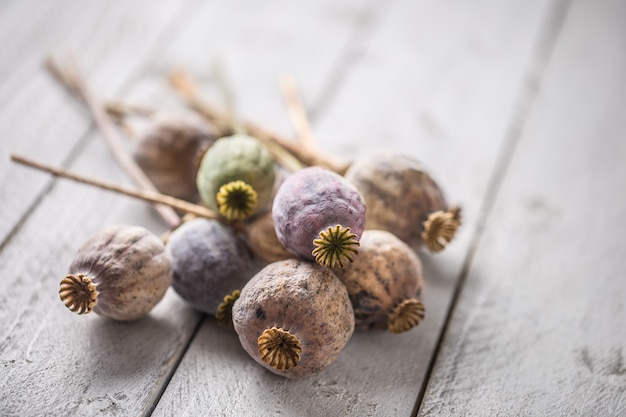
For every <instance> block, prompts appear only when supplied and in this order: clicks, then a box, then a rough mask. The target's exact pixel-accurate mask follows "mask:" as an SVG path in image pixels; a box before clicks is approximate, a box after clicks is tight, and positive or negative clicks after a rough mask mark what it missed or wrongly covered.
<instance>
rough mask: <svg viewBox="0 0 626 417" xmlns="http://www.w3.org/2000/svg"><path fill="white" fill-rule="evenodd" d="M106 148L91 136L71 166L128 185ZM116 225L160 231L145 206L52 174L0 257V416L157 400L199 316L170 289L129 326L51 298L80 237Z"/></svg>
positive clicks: (133, 411) (137, 408)
mask: <svg viewBox="0 0 626 417" xmlns="http://www.w3.org/2000/svg"><path fill="white" fill-rule="evenodd" d="M106 152H108V151H107V149H106V146H105V145H104V143H103V141H102V140H101V139H100V138H97V137H95V136H91V137H90V138H89V143H88V144H87V147H86V148H85V149H84V150H83V152H81V159H80V160H79V162H78V163H77V164H76V165H75V166H73V167H72V169H73V170H75V171H77V172H83V173H90V174H91V175H92V176H96V177H99V178H108V179H109V180H110V181H114V182H117V183H127V181H125V178H124V174H123V173H121V172H120V170H119V169H118V167H117V166H116V165H115V164H114V163H112V161H111V160H110V159H109V158H101V157H100V155H102V154H106ZM16 170H26V168H23V167H19V166H18V167H16ZM38 175H41V176H44V177H46V175H45V174H42V173H38ZM120 223H124V224H136V225H142V226H144V227H147V228H149V229H150V230H152V231H154V232H155V233H157V234H160V233H161V232H163V231H164V226H163V225H162V223H161V222H160V221H159V219H157V218H156V217H155V215H154V214H153V213H152V211H151V210H150V209H149V208H148V207H147V206H146V205H145V204H144V203H142V202H136V201H131V200H130V199H128V198H127V197H123V196H118V195H114V194H112V193H108V192H104V191H102V190H99V189H95V188H91V187H87V186H84V185H78V184H75V183H71V182H68V181H64V180H58V181H57V182H56V183H55V185H54V186H53V188H52V189H51V190H50V192H49V194H48V195H47V197H46V198H45V199H44V200H43V201H42V203H41V204H39V205H38V206H37V208H36V209H35V210H34V211H33V213H32V214H31V215H30V216H29V217H28V219H27V221H26V222H25V223H24V224H23V225H22V227H21V228H20V230H19V232H18V233H17V234H16V235H15V236H13V238H12V239H11V240H10V242H9V243H8V244H7V245H6V246H5V248H4V249H3V251H2V253H0V271H1V275H2V280H0V306H1V308H0V369H1V371H0V415H3V416H37V415H111V416H128V415H143V414H144V413H146V412H147V411H148V410H149V409H150V408H151V406H152V405H153V404H154V402H155V401H156V399H157V398H158V396H159V394H160V392H161V390H162V387H163V386H164V384H165V383H166V381H167V379H168V378H169V375H170V372H171V371H172V370H173V368H174V367H175V365H176V363H177V361H178V360H179V358H180V356H181V355H182V353H183V351H184V348H185V345H186V343H187V342H188V340H189V339H190V337H191V335H192V334H193V332H194V329H195V327H196V324H197V323H198V321H199V318H200V315H199V314H198V313H197V312H195V311H193V310H192V309H190V308H189V307H188V306H187V305H186V304H185V303H184V302H182V300H180V299H179V298H178V297H177V296H176V295H175V294H174V293H172V292H171V290H169V291H168V293H167V294H166V297H165V298H164V299H163V300H162V301H161V303H159V305H158V306H157V307H156V308H155V309H154V310H153V311H152V313H151V314H150V315H149V316H148V317H146V318H144V319H141V320H138V321H135V322H130V323H117V322H114V321H111V320H107V319H104V318H101V317H98V316H96V315H93V314H92V315H88V316H78V315H76V314H74V313H72V312H70V311H69V310H67V308H66V307H65V306H64V305H63V303H62V302H61V301H60V300H59V298H58V288H59V281H60V279H61V278H63V276H65V274H66V273H67V268H68V266H69V264H70V261H71V258H72V257H73V255H74V253H75V251H76V250H77V248H78V246H79V245H80V244H81V242H83V241H84V240H85V239H86V237H87V236H89V235H90V234H92V233H94V232H96V231H98V230H101V229H102V228H104V227H105V226H109V225H113V224H120Z"/></svg>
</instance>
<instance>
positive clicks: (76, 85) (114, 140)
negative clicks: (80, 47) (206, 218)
mask: <svg viewBox="0 0 626 417" xmlns="http://www.w3.org/2000/svg"><path fill="white" fill-rule="evenodd" d="M46 66H47V68H48V69H49V70H50V71H51V72H52V73H53V74H54V75H55V76H57V78H58V79H59V80H60V81H61V82H62V83H63V84H64V85H66V86H67V87H68V89H69V90H70V91H71V92H72V93H74V94H75V95H76V96H78V97H80V98H81V99H82V101H83V102H84V103H85V105H86V106H87V108H88V109H89V112H90V113H91V116H92V118H93V120H94V122H95V123H96V126H97V127H98V129H99V130H100V132H101V134H102V136H103V138H104V139H105V141H106V143H107V145H108V146H109V149H110V150H111V152H112V153H113V155H114V157H115V159H116V160H117V162H118V163H119V165H120V166H121V167H122V169H123V170H124V171H125V172H126V173H127V174H129V175H130V176H131V178H132V179H133V180H134V181H135V182H136V183H137V184H138V185H139V186H140V187H142V188H143V189H145V190H148V191H152V192H157V188H156V187H155V186H154V184H152V181H150V179H149V178H148V177H147V176H146V174H145V173H144V172H143V171H142V170H141V168H139V166H138V165H137V164H136V163H135V161H134V160H133V158H132V157H131V156H130V155H129V154H128V152H126V150H125V149H124V145H123V144H122V141H121V139H120V137H119V135H118V133H117V130H116V129H115V126H114V123H113V121H112V120H111V118H110V117H109V114H108V113H107V111H106V110H105V106H104V104H103V103H102V102H101V101H100V100H99V98H98V97H96V95H95V94H94V93H93V92H92V91H91V89H90V88H89V86H88V85H87V83H86V81H85V79H84V77H83V75H82V73H81V71H80V69H79V68H78V64H77V63H76V61H75V59H74V58H73V57H70V58H69V59H68V62H67V66H66V68H62V67H61V66H59V64H58V63H56V62H55V61H54V60H53V59H52V57H50V58H49V59H48V60H47V61H46ZM155 209H156V210H157V211H158V213H159V215H160V216H161V217H162V218H163V220H164V221H165V223H166V224H167V225H168V226H169V227H171V228H174V227H176V226H178V225H179V224H180V217H179V216H178V215H177V214H176V212H175V211H174V210H172V208H171V207H167V206H159V205H157V206H155Z"/></svg>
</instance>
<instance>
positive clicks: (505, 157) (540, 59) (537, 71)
mask: <svg viewBox="0 0 626 417" xmlns="http://www.w3.org/2000/svg"><path fill="white" fill-rule="evenodd" d="M571 3H572V1H571V0H554V2H553V4H552V5H551V7H550V9H549V11H548V12H547V16H546V19H545V20H546V22H545V24H544V25H543V29H541V30H540V31H539V32H540V33H539V34H538V40H537V42H536V46H535V48H534V49H535V51H534V53H533V54H532V57H531V62H530V65H529V67H528V70H527V71H526V72H527V75H526V76H525V77H524V80H523V82H522V85H521V88H520V91H519V93H518V98H517V99H516V100H515V102H516V104H517V106H515V107H516V108H517V110H516V111H514V112H513V116H512V118H511V121H510V123H509V128H508V129H507V132H506V133H505V138H504V141H503V147H502V148H503V149H502V150H501V151H500V157H499V158H498V160H497V161H496V164H495V167H494V170H493V174H492V175H491V181H490V184H489V185H488V187H487V192H486V194H485V200H484V203H483V208H482V209H481V210H480V215H479V218H478V221H477V225H476V231H475V233H474V236H473V237H472V239H471V243H470V245H469V248H468V251H467V255H466V257H465V259H464V261H463V267H462V269H461V273H460V275H459V279H458V281H457V284H456V286H455V288H454V291H453V293H452V298H451V301H450V305H449V307H448V311H447V312H446V316H445V319H444V323H443V327H442V329H441V333H440V334H439V337H438V339H437V343H436V345H435V349H434V352H433V355H432V356H431V360H430V363H429V364H428V368H427V370H426V375H425V376H424V383H423V384H422V386H421V388H420V391H419V394H418V396H417V400H416V401H415V405H414V407H413V411H412V413H411V416H412V417H416V416H417V415H418V413H419V411H420V408H421V405H422V401H423V400H424V396H425V395H426V391H427V388H428V384H429V382H430V378H431V376H432V372H433V370H434V367H435V364H436V362H437V359H438V358H439V354H440V352H441V347H442V346H443V342H444V340H445V337H446V334H447V332H448V327H449V324H450V321H451V318H452V315H453V314H454V311H455V309H456V306H457V304H458V302H459V299H460V295H461V292H462V291H463V287H464V286H465V282H466V280H467V275H468V273H469V270H470V267H471V264H472V260H473V258H474V255H475V253H476V249H477V248H478V246H479V244H480V241H481V239H482V236H483V233H484V231H485V225H486V223H487V218H488V217H489V215H490V214H491V212H492V209H493V206H494V203H495V200H496V196H497V195H498V193H499V191H500V188H501V186H502V183H503V179H504V177H505V176H506V173H507V171H508V167H509V165H510V162H511V160H512V159H513V155H514V154H515V150H516V148H517V144H518V143H519V140H520V137H521V135H522V132H523V130H524V126H525V124H526V121H527V119H528V115H529V113H530V110H531V107H532V105H533V103H534V101H535V99H536V97H537V93H538V92H539V90H540V89H541V81H542V78H543V75H544V72H545V69H546V67H547V65H548V63H549V61H550V57H551V56H552V52H553V51H554V47H555V45H556V43H557V40H558V38H559V35H560V34H561V30H562V28H563V24H564V22H565V20H566V17H567V14H568V11H569V9H570V6H571Z"/></svg>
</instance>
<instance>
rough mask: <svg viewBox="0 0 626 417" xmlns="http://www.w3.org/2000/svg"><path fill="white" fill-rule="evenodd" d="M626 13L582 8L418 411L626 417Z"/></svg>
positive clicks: (572, 13) (554, 63)
mask: <svg viewBox="0 0 626 417" xmlns="http://www.w3.org/2000/svg"><path fill="white" fill-rule="evenodd" d="M625 19H626V3H625V2H623V1H619V0H617V1H616V0H603V1H598V2H593V3H591V2H584V1H575V2H574V3H573V4H572V6H571V8H570V10H569V13H568V14H567V16H566V20H565V22H564V25H563V28H562V33H561V35H560V36H559V38H558V40H557V42H556V44H555V48H554V52H553V54H552V56H551V57H550V59H549V62H548V65H547V67H546V68H545V73H544V76H543V80H542V82H541V86H540V90H539V93H538V96H537V98H536V100H535V102H534V103H533V106H532V108H531V109H530V113H529V117H528V120H527V123H526V124H525V126H524V129H523V133H522V134H521V137H520V139H519V143H518V145H517V147H516V149H515V153H514V155H513V158H512V161H511V163H510V165H509V166H508V167H507V169H506V171H505V173H503V179H502V183H501V185H500V187H499V188H500V192H499V193H498V197H497V199H496V201H495V205H494V207H493V210H492V211H491V213H490V215H489V217H488V219H487V227H486V230H485V232H484V233H483V234H482V235H481V238H480V242H479V245H478V249H477V252H476V255H475V257H474V258H473V260H472V262H471V266H470V269H469V273H468V276H467V282H466V283H465V286H464V288H463V291H462V293H461V295H460V301H459V303H458V304H457V305H456V308H455V310H454V314H453V316H452V320H451V323H450V325H449V327H448V329H447V332H446V334H445V338H444V343H443V347H442V349H441V351H440V353H439V355H438V359H437V362H436V366H435V368H434V370H433V373H432V378H431V380H430V382H429V385H428V389H427V391H426V396H425V398H424V402H423V404H422V408H421V410H420V413H419V415H421V416H441V415H466V416H485V415H492V416H511V415H523V416H591V415H594V416H624V415H626V366H625V362H624V355H625V354H626V327H625V325H624V321H625V319H626V311H625V310H624V300H626V281H624V275H625V274H626V261H625V260H624V253H626V239H624V235H623V231H624V230H625V222H624V213H626V199H625V197H624V190H626V140H625V134H626V130H625V127H626V125H625V124H624V121H625V115H626V83H624V74H626V48H625V47H624V46H625V45H626V26H625V25H624V22H625V21H626V20H625Z"/></svg>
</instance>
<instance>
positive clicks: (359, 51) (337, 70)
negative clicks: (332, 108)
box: [308, 0, 392, 124]
mask: <svg viewBox="0 0 626 417" xmlns="http://www.w3.org/2000/svg"><path fill="white" fill-rule="evenodd" d="M391 3H392V2H384V1H377V0H372V1H370V4H369V5H367V6H365V7H364V8H363V10H361V11H360V13H359V19H358V22H357V23H356V24H355V27H354V30H353V32H352V34H351V36H350V37H349V39H348V41H347V42H346V45H347V46H346V47H345V48H344V51H343V53H341V54H340V56H339V59H337V63H336V64H335V65H334V69H332V70H331V71H330V73H329V76H328V79H327V82H325V83H324V85H323V87H322V89H321V92H320V94H319V95H318V96H317V98H316V100H315V101H314V105H313V106H311V108H310V109H309V112H308V113H309V114H308V117H309V119H310V121H311V124H314V122H315V121H316V120H317V119H318V118H319V117H320V116H321V114H323V113H324V110H323V109H325V108H326V107H328V106H329V103H331V102H332V100H333V99H334V98H335V96H336V95H337V93H338V92H339V90H340V87H339V86H340V85H341V84H342V82H343V80H345V79H346V78H347V77H348V75H349V74H350V71H351V70H352V69H353V68H354V67H355V66H356V64H357V63H358V61H359V60H360V58H361V56H362V55H363V53H364V50H365V48H363V47H362V45H364V44H367V43H368V39H369V35H370V34H371V33H373V32H374V30H375V28H376V25H377V24H378V23H380V22H381V21H382V20H383V16H384V13H385V11H387V10H389V7H390V6H389V4H391ZM383 6H387V7H386V8H384V7H383Z"/></svg>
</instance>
